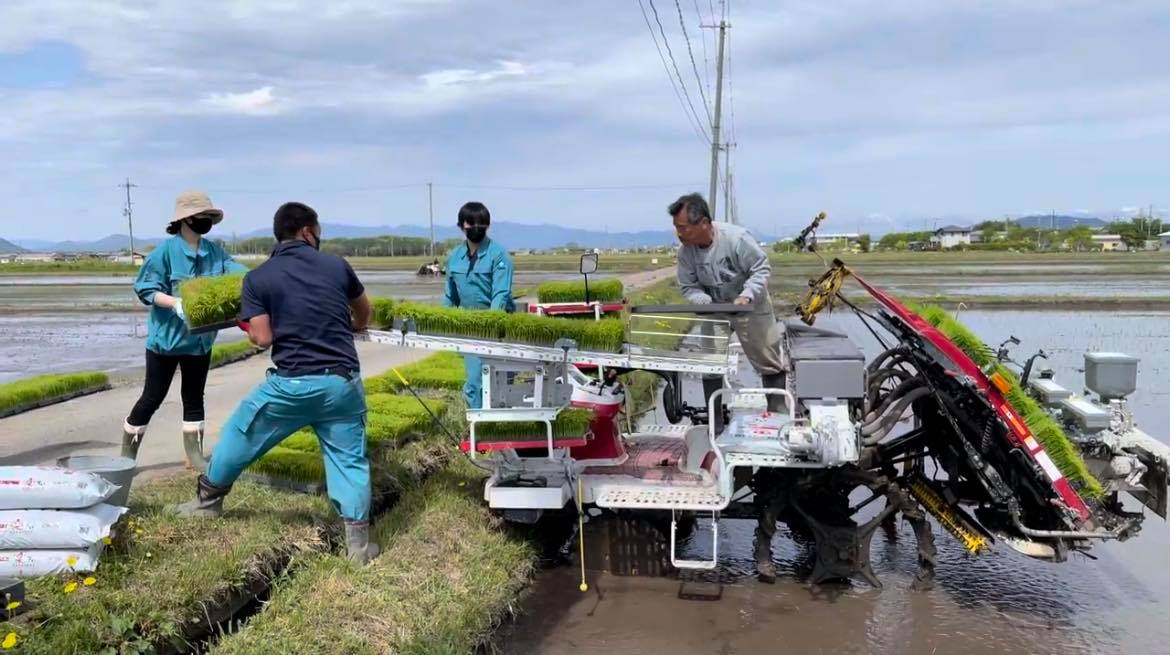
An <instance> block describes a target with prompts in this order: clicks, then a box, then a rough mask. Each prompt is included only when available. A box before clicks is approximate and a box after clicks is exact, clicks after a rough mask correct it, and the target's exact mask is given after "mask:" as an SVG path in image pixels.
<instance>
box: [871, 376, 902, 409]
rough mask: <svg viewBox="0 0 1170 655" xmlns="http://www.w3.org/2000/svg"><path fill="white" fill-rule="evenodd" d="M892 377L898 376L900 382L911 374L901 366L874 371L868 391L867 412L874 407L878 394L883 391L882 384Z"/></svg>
mask: <svg viewBox="0 0 1170 655" xmlns="http://www.w3.org/2000/svg"><path fill="white" fill-rule="evenodd" d="M890 378H898V380H899V384H900V383H901V382H905V381H906V380H907V379H908V378H910V374H909V373H907V372H906V371H903V370H902V369H899V368H884V369H881V370H880V371H878V372H877V373H874V374H873V376H872V377H871V378H870V379H869V388H868V389H867V393H866V405H865V409H866V411H867V412H868V411H870V409H871V408H873V406H874V403H876V402H877V400H878V394H879V393H880V392H881V388H882V385H883V384H885V381H886V380H888V379H890Z"/></svg>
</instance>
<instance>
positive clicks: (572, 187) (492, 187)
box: [118, 182, 698, 213]
mask: <svg viewBox="0 0 1170 655" xmlns="http://www.w3.org/2000/svg"><path fill="white" fill-rule="evenodd" d="M696 184H698V183H697V182H663V183H651V184H599V185H584V184H547V185H506V184H455V183H453V184H444V183H440V182H411V183H407V184H390V185H381V186H365V187H333V188H328V187H318V188H315V189H301V190H300V191H298V193H352V192H376V191H397V190H401V189H420V188H431V189H477V190H486V191H626V190H637V189H675V188H683V187H693V186H695V185H696ZM118 186H119V187H123V186H125V184H119V185H118ZM130 186H131V187H139V186H140V185H138V184H131V185H130ZM146 188H148V189H149V188H150V187H149V186H148V187H146ZM207 191H208V193H216V194H221V193H222V194H234V193H238V194H255V195H265V194H267V195H272V194H286V193H288V192H289V190H288V189H240V188H236V189H220V188H216V187H211V188H209V189H208V190H207ZM123 213H125V212H123Z"/></svg>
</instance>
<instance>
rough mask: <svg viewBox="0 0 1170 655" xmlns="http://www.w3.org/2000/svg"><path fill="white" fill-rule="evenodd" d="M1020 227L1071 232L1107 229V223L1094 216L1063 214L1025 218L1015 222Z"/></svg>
mask: <svg viewBox="0 0 1170 655" xmlns="http://www.w3.org/2000/svg"><path fill="white" fill-rule="evenodd" d="M1013 222H1014V223H1016V224H1017V225H1019V226H1020V227H1029V228H1042V229H1046V230H1054V229H1055V230H1070V229H1072V228H1074V227H1080V226H1085V227H1091V228H1099V227H1105V221H1103V220H1101V219H1099V218H1094V217H1092V216H1065V215H1061V214H1056V215H1055V216H1053V215H1052V214H1047V215H1044V214H1039V215H1034V216H1024V217H1022V218H1018V219H1016V220H1015V221H1013Z"/></svg>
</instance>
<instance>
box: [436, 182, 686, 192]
mask: <svg viewBox="0 0 1170 655" xmlns="http://www.w3.org/2000/svg"><path fill="white" fill-rule="evenodd" d="M435 186H437V187H446V188H449V189H488V190H494V191H625V190H633V189H674V188H680V187H693V186H695V183H694V182H688V183H685V184H684V183H667V184H615V185H601V186H585V185H575V184H567V185H555V186H493V185H478V184H436V185H435Z"/></svg>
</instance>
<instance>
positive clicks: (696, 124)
mask: <svg viewBox="0 0 1170 655" xmlns="http://www.w3.org/2000/svg"><path fill="white" fill-rule="evenodd" d="M638 8H639V9H641V10H642V19H643V20H645V21H646V29H647V30H649V31H650V40H651V41H653V42H654V49H655V50H657V51H658V58H659V59H660V60H661V61H662V68H663V70H665V71H666V77H667V79H668V80H670V88H671V89H673V90H674V96H675V97H676V98H678V103H679V105H681V106H682V108H683V114H685V115H686V117H687V123H688V124H689V125H690V126H691V129H693V130H695V134H696V135H698V137H699V138H700V139H701V140H702V141H703V142H704V143H706V144H708V145H710V144H711V137H710V136H708V135H707V133H706V132H705V131H704V130H703V124H702V121H699V120H697V115H695V113H694V111H693V110H694V106H693V105H692V106H691V107H690V109H691V111H688V110H687V107H688V105H687V102H686V101H685V100H683V94H682V93H680V92H679V90H678V84H676V83H675V80H674V76H673V75H671V73H670V65H669V64H667V63H666V55H664V54H662V47H661V46H659V45H658V36H657V35H655V34H654V27H653V26H651V25H650V15H649V14H647V13H646V5H644V4H642V0H638Z"/></svg>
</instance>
